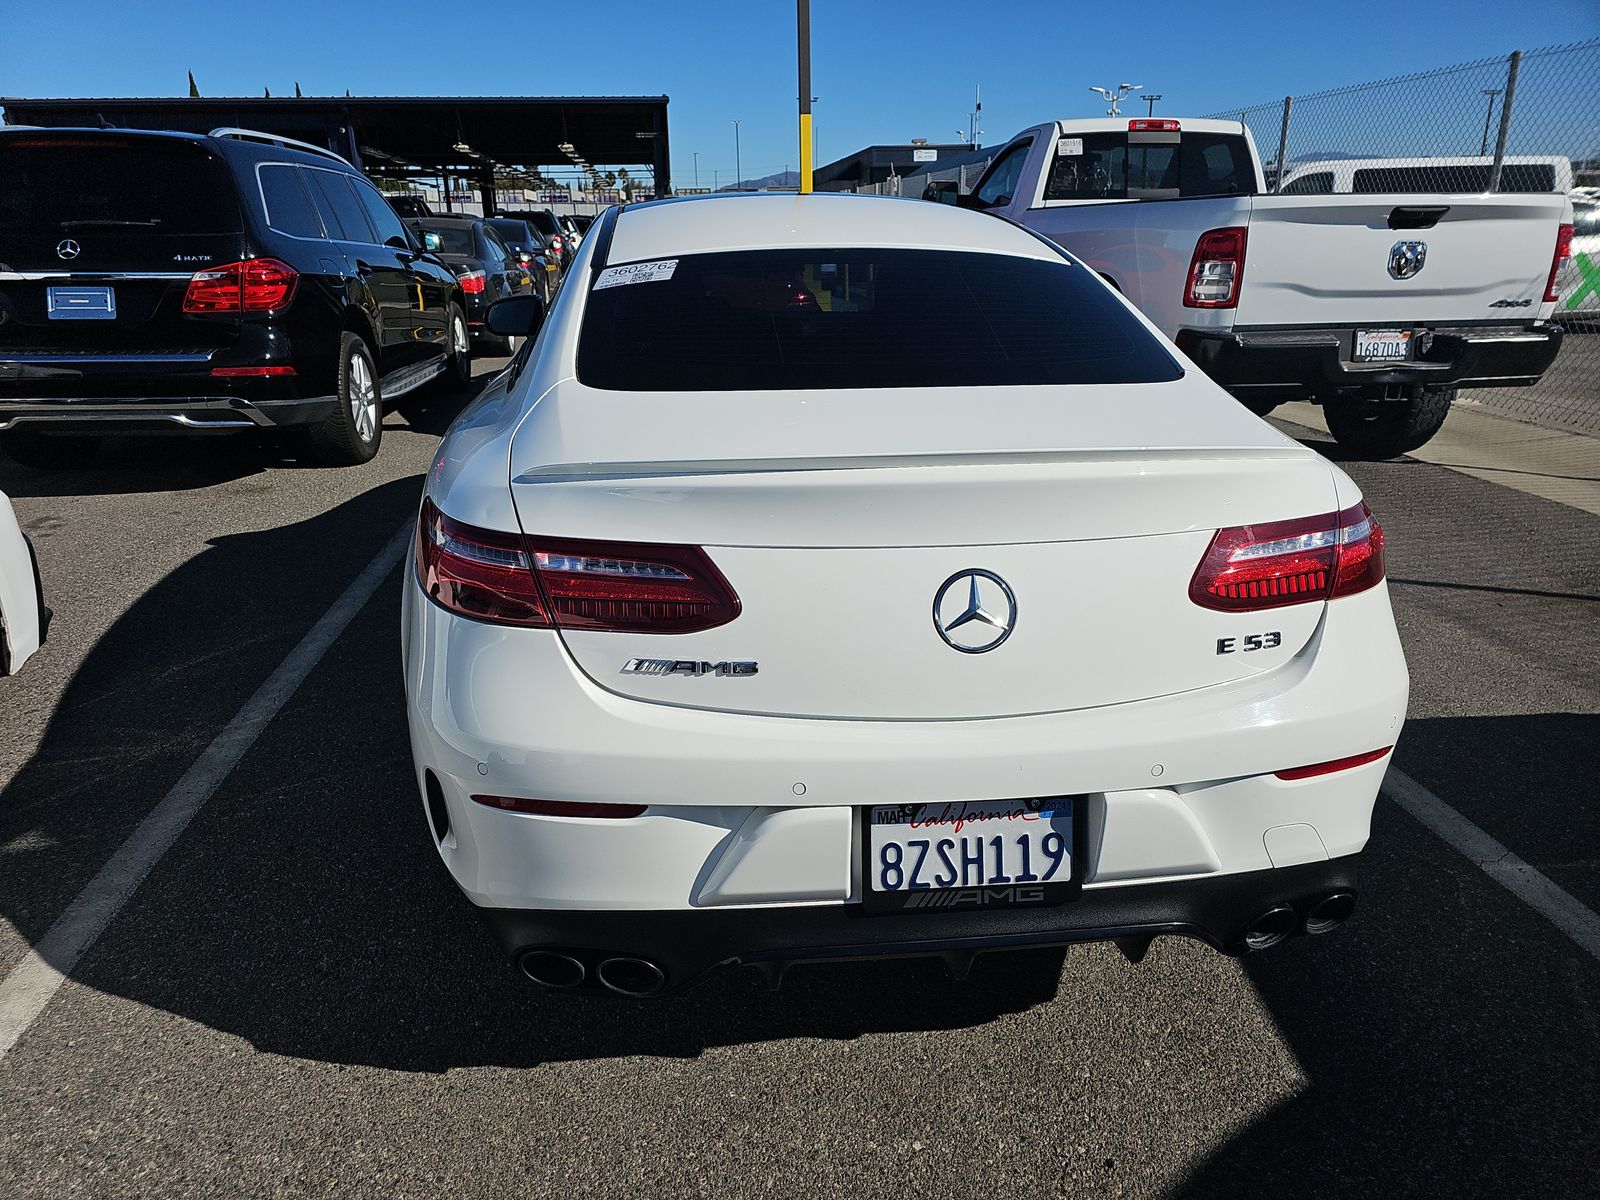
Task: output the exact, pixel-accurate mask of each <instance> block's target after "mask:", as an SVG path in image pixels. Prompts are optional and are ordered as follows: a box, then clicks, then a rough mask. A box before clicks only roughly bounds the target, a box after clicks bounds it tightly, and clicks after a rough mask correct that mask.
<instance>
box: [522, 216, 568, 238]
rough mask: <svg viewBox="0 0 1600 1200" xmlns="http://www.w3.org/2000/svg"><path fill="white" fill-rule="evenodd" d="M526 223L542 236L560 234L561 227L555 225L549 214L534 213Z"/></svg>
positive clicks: (553, 218)
mask: <svg viewBox="0 0 1600 1200" xmlns="http://www.w3.org/2000/svg"><path fill="white" fill-rule="evenodd" d="M528 223H529V224H530V225H532V226H533V227H534V228H535V229H537V230H538V231H539V232H540V233H543V234H547V235H548V234H553V233H560V232H561V226H560V225H558V224H556V219H555V217H554V216H552V215H551V214H550V213H547V212H540V213H534V214H533V215H532V216H531V217H529V218H528Z"/></svg>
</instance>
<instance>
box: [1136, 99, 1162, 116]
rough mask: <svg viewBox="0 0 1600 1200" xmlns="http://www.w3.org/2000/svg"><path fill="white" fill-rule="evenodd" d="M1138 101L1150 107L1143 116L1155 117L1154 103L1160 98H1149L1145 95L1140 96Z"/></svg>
mask: <svg viewBox="0 0 1600 1200" xmlns="http://www.w3.org/2000/svg"><path fill="white" fill-rule="evenodd" d="M1139 99H1141V100H1143V101H1144V102H1145V103H1146V104H1148V105H1149V106H1150V107H1149V109H1148V110H1146V112H1145V114H1144V115H1145V116H1147V117H1153V116H1155V115H1156V101H1157V100H1159V99H1161V97H1160V96H1151V95H1149V94H1146V95H1143V96H1140V97H1139Z"/></svg>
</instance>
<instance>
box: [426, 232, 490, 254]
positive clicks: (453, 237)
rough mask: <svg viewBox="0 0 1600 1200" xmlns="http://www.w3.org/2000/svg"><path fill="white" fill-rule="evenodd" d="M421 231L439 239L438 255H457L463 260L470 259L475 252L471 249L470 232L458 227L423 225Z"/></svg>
mask: <svg viewBox="0 0 1600 1200" xmlns="http://www.w3.org/2000/svg"><path fill="white" fill-rule="evenodd" d="M422 228H423V229H425V230H427V232H429V233H431V234H435V235H437V236H438V238H439V249H438V251H437V253H439V254H459V255H461V256H462V257H464V258H472V257H474V256H475V255H476V254H477V251H476V250H474V249H473V247H472V230H471V229H463V228H462V227H461V226H459V225H445V226H438V225H424V226H423V227H422Z"/></svg>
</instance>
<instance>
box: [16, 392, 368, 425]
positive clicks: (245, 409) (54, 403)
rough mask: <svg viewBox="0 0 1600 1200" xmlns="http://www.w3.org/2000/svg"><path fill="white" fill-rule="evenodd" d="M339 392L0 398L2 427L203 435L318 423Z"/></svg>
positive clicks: (330, 407) (330, 409) (336, 399)
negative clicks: (257, 395)
mask: <svg viewBox="0 0 1600 1200" xmlns="http://www.w3.org/2000/svg"><path fill="white" fill-rule="evenodd" d="M338 403H339V401H338V397H336V396H313V397H309V398H300V397H293V398H289V399H279V400H273V399H260V400H247V399H245V398H243V397H241V396H160V395H149V396H141V395H129V396H82V397H76V396H74V397H65V396H41V397H16V398H13V397H9V396H8V397H0V431H3V430H11V429H38V430H56V431H60V432H69V431H70V432H80V433H94V432H102V433H103V432H111V431H113V430H117V429H124V430H126V429H151V430H160V431H167V432H174V433H176V432H191V433H203V432H207V431H212V430H230V429H232V430H237V429H271V428H275V427H286V426H294V425H307V424H311V423H313V422H316V421H320V420H322V419H323V418H325V417H326V416H327V415H328V414H329V413H331V412H332V411H333V410H334V408H335V407H336V406H337V405H338Z"/></svg>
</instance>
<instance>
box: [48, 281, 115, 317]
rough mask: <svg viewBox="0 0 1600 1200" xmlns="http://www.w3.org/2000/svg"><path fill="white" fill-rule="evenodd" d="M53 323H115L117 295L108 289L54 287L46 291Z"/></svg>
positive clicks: (49, 314)
mask: <svg viewBox="0 0 1600 1200" xmlns="http://www.w3.org/2000/svg"><path fill="white" fill-rule="evenodd" d="M44 306H45V315H46V316H47V317H49V318H50V319H51V320H52V321H115V320H116V319H117V294H116V293H115V292H114V291H112V290H111V289H110V288H108V287H53V288H49V289H47V290H46V291H45V296H44Z"/></svg>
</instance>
